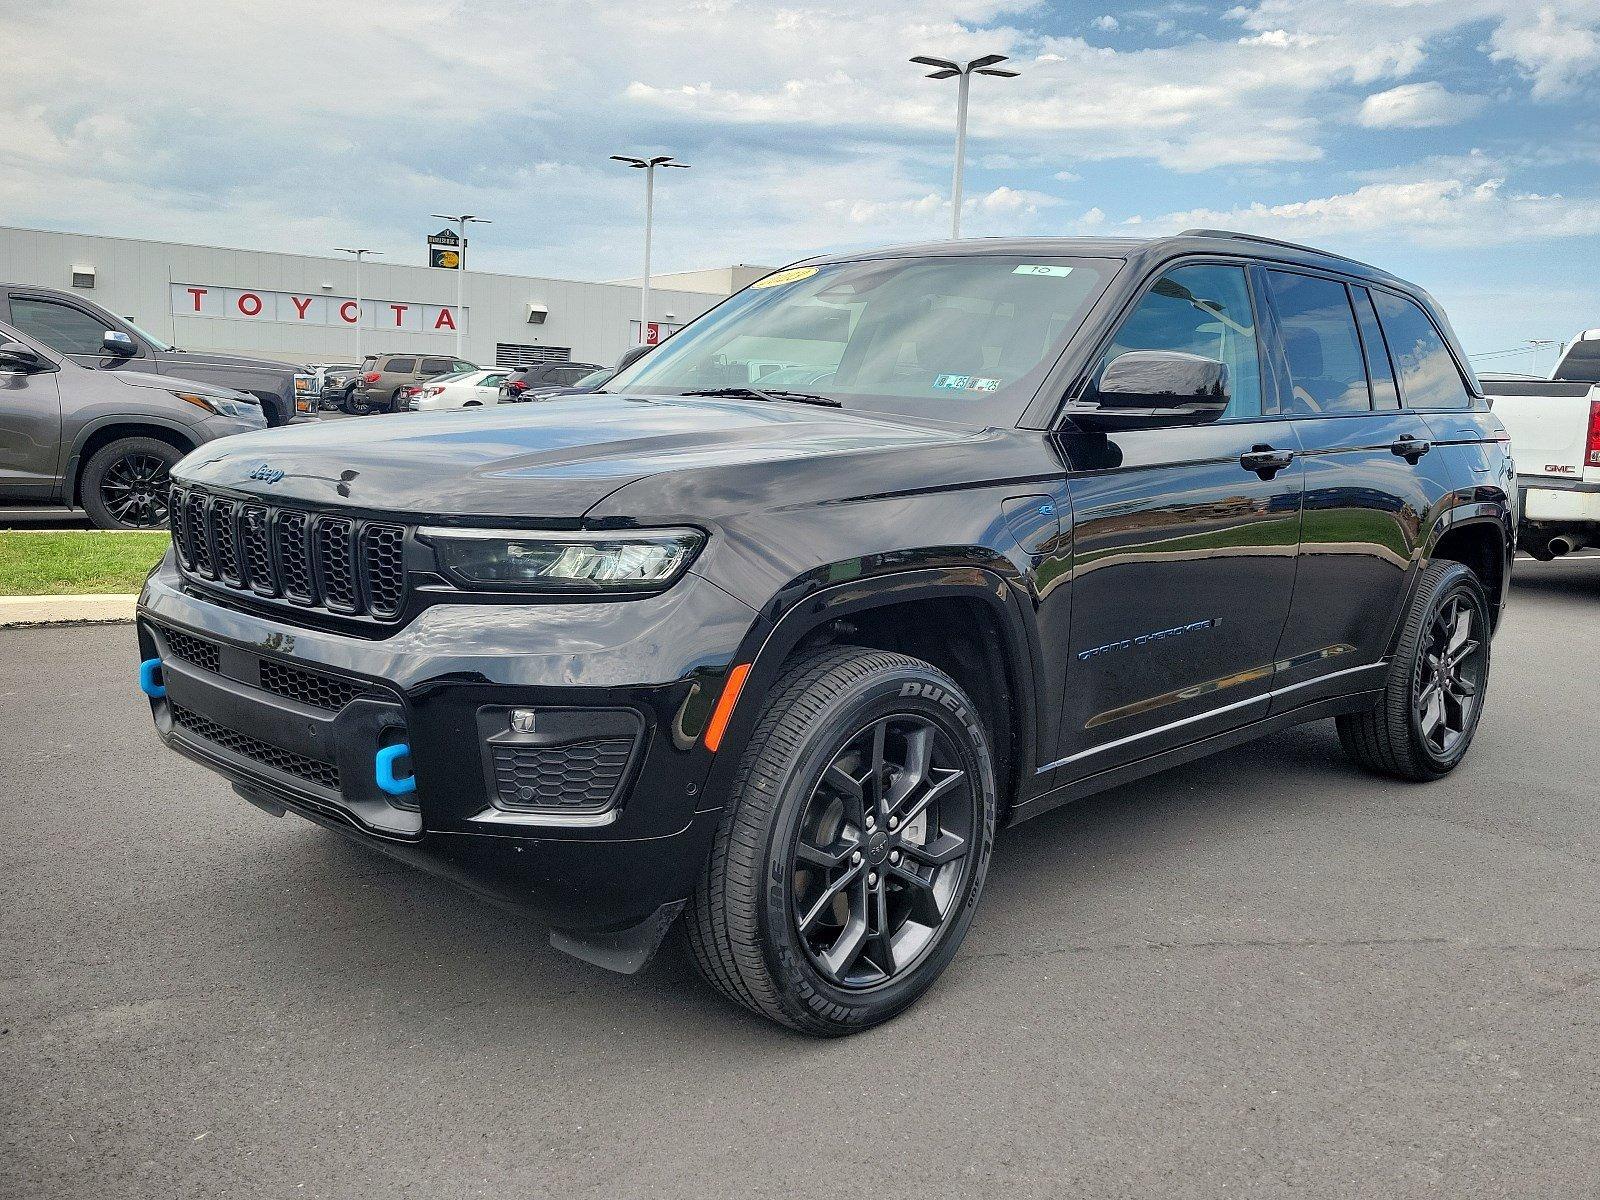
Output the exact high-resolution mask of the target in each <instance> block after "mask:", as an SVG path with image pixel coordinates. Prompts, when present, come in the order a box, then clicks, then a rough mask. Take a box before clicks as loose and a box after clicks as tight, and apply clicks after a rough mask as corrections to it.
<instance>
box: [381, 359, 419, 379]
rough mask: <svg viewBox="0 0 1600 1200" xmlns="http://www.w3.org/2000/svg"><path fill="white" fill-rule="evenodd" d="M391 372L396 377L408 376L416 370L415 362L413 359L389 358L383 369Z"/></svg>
mask: <svg viewBox="0 0 1600 1200" xmlns="http://www.w3.org/2000/svg"><path fill="white" fill-rule="evenodd" d="M383 369H384V370H385V371H393V372H394V373H395V374H397V375H409V374H411V372H412V371H415V370H416V369H417V360H416V359H414V358H391V359H390V360H389V361H388V363H387V364H386V365H385V366H384V368H383Z"/></svg>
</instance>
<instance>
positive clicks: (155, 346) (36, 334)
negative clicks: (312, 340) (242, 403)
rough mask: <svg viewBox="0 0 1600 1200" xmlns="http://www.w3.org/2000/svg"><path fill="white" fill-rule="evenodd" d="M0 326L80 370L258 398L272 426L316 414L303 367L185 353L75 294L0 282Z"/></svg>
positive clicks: (211, 354)
mask: <svg viewBox="0 0 1600 1200" xmlns="http://www.w3.org/2000/svg"><path fill="white" fill-rule="evenodd" d="M0 321H5V322H7V323H8V324H10V325H12V326H13V327H15V328H17V329H20V330H21V331H22V332H23V333H25V334H27V335H28V336H29V337H32V338H35V339H37V340H38V341H41V342H43V343H44V344H45V345H46V346H48V347H50V349H52V350H54V351H55V352H56V353H57V354H64V355H66V356H67V357H69V358H70V359H72V361H73V362H75V363H77V364H78V365H79V366H81V367H91V368H94V369H96V370H101V371H133V372H138V373H140V374H145V375H177V376H180V377H181V378H183V379H185V380H189V381H192V382H197V383H208V384H211V385H213V386H215V387H221V388H228V389H230V390H232V391H235V392H243V393H245V394H246V395H247V396H254V397H255V398H256V399H257V400H258V401H260V403H261V411H262V414H263V415H264V416H265V417H266V419H267V424H268V425H287V424H288V423H289V422H290V421H292V420H294V419H295V418H296V417H306V416H311V415H313V414H314V411H315V410H314V409H313V407H312V405H313V400H312V398H311V382H312V379H311V375H310V373H309V372H307V371H306V370H305V368H303V367H298V368H297V367H294V366H291V365H290V364H288V363H281V362H273V361H271V360H270V359H265V358H247V357H245V356H244V355H242V354H213V353H202V352H199V351H195V350H180V349H178V348H177V347H176V346H169V345H167V344H166V343H165V342H163V341H162V340H161V339H160V338H157V337H154V336H153V335H151V334H148V333H146V332H145V331H144V330H142V329H140V328H139V327H138V326H137V325H135V324H134V323H133V322H132V321H125V320H123V319H122V318H121V317H119V316H115V315H114V314H112V313H110V312H108V311H106V310H105V309H104V308H101V307H100V306H99V305H98V304H94V303H92V302H90V301H88V300H85V299H84V298H83V297H82V296H75V295H73V294H72V293H71V292H62V291H57V290H56V289H54V288H44V287H26V286H23V285H21V284H14V283H12V284H6V283H0Z"/></svg>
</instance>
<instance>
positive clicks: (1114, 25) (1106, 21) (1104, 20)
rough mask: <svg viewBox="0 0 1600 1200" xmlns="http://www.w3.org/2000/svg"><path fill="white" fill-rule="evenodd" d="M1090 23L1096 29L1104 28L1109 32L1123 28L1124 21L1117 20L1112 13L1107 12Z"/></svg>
mask: <svg viewBox="0 0 1600 1200" xmlns="http://www.w3.org/2000/svg"><path fill="white" fill-rule="evenodd" d="M1089 23H1090V24H1091V25H1093V26H1094V27H1095V28H1096V29H1103V30H1105V31H1106V32H1107V33H1115V32H1116V31H1117V30H1119V29H1121V28H1122V22H1121V21H1119V20H1117V19H1116V18H1115V17H1113V16H1112V15H1111V14H1110V13H1107V14H1105V15H1104V16H1101V17H1096V18H1095V19H1094V20H1093V21H1091V22H1089Z"/></svg>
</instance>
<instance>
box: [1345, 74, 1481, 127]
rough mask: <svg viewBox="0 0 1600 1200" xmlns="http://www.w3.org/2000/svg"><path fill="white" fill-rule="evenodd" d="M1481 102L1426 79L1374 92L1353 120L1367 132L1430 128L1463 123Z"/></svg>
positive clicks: (1363, 102)
mask: <svg viewBox="0 0 1600 1200" xmlns="http://www.w3.org/2000/svg"><path fill="white" fill-rule="evenodd" d="M1485 103H1486V101H1485V100H1484V98H1483V97H1482V96H1467V95H1460V94H1457V93H1455V92H1452V91H1450V90H1449V89H1448V88H1446V87H1445V86H1444V85H1443V84H1441V83H1438V82H1437V81H1435V80H1431V79H1430V80H1429V81H1428V82H1426V83H1403V84H1401V85H1400V86H1399V87H1395V88H1390V89H1389V90H1388V91H1386V92H1374V93H1373V94H1372V95H1370V96H1368V97H1367V98H1366V99H1365V100H1363V101H1362V102H1361V111H1360V113H1359V114H1358V115H1357V118H1356V119H1357V120H1358V121H1360V122H1361V124H1363V125H1365V126H1366V127H1367V128H1368V129H1432V128H1436V127H1438V126H1441V125H1455V124H1457V123H1459V122H1461V121H1465V120H1467V119H1468V118H1469V117H1472V116H1475V115H1476V114H1477V113H1479V112H1481V111H1482V110H1483V106H1484V104H1485Z"/></svg>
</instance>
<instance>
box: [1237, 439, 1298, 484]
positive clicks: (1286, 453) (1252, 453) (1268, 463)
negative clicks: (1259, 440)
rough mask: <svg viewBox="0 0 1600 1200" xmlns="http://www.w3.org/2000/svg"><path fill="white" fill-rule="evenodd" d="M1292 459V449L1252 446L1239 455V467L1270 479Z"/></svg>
mask: <svg viewBox="0 0 1600 1200" xmlns="http://www.w3.org/2000/svg"><path fill="white" fill-rule="evenodd" d="M1293 461H1294V451H1293V450H1278V449H1275V448H1273V447H1272V446H1252V447H1251V448H1250V449H1249V450H1247V451H1245V452H1244V453H1243V454H1241V455H1240V456H1239V465H1240V466H1241V467H1243V468H1244V469H1245V470H1246V471H1254V472H1255V473H1256V474H1257V475H1259V476H1261V478H1263V479H1271V478H1272V477H1273V476H1274V475H1276V474H1277V473H1278V472H1279V471H1281V470H1283V469H1284V468H1285V467H1287V466H1288V465H1289V464H1290V463H1292V462H1293Z"/></svg>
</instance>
